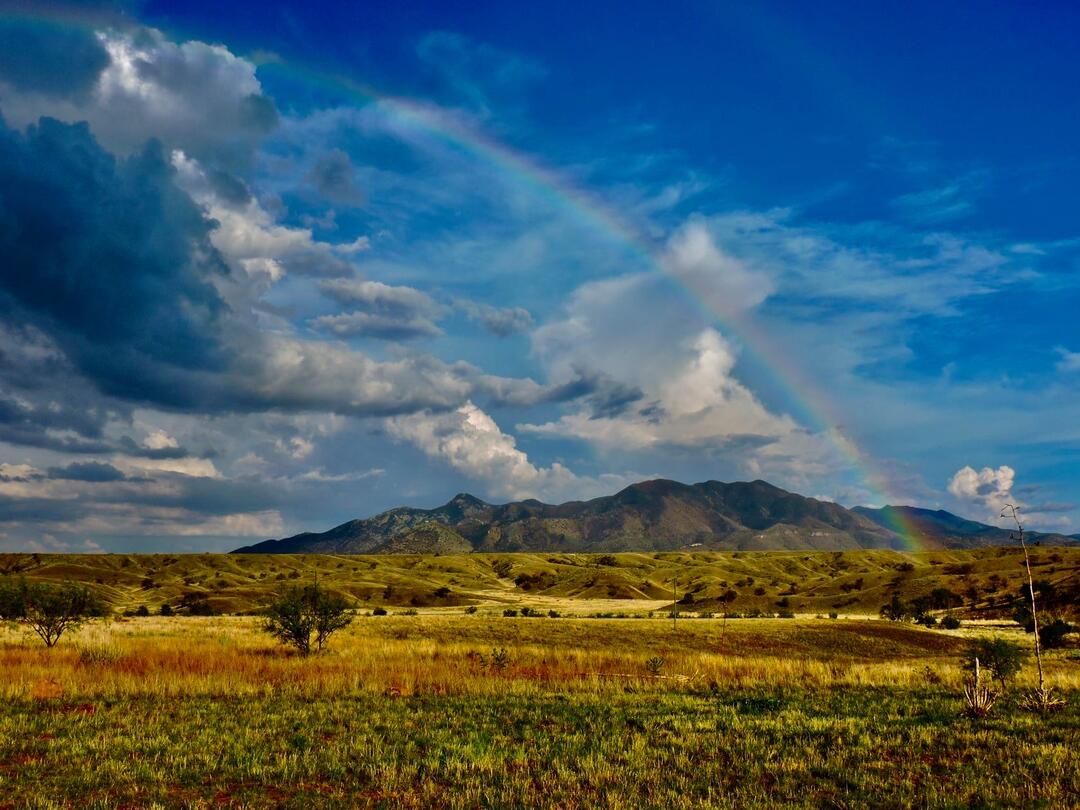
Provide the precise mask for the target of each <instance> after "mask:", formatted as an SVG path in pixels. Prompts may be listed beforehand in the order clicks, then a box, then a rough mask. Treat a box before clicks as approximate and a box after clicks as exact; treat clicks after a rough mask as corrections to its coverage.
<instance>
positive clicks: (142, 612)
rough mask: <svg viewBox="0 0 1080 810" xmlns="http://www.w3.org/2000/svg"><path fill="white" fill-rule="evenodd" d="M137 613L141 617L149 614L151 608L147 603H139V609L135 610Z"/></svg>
mask: <svg viewBox="0 0 1080 810" xmlns="http://www.w3.org/2000/svg"><path fill="white" fill-rule="evenodd" d="M135 615H136V616H139V617H140V618H142V617H145V616H149V615H150V608H148V607H147V606H146V605H139V607H138V609H137V610H136V611H135Z"/></svg>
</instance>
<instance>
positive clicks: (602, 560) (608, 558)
mask: <svg viewBox="0 0 1080 810" xmlns="http://www.w3.org/2000/svg"><path fill="white" fill-rule="evenodd" d="M596 564H597V565H606V566H608V567H612V566H617V565H618V564H619V561H618V560H617V559H616V558H615V555H614V554H601V555H600V556H599V557H597V558H596Z"/></svg>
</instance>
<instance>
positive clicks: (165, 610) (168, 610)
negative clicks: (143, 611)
mask: <svg viewBox="0 0 1080 810" xmlns="http://www.w3.org/2000/svg"><path fill="white" fill-rule="evenodd" d="M158 615H159V616H172V615H173V609H172V605H170V604H169V603H168V602H165V603H164V604H162V606H161V609H160V610H159V611H158Z"/></svg>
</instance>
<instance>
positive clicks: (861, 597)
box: [0, 526, 1080, 614]
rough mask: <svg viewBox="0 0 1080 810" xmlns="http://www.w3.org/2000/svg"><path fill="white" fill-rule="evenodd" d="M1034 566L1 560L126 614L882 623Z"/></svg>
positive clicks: (1062, 586)
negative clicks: (894, 611) (302, 593)
mask: <svg viewBox="0 0 1080 810" xmlns="http://www.w3.org/2000/svg"><path fill="white" fill-rule="evenodd" d="M444 529H445V527H441V526H436V527H431V526H429V527H421V528H420V529H419V530H418V531H427V532H434V533H436V534H437V535H438V536H437V537H436V538H435V539H436V540H438V541H439V542H440V543H444V544H445V545H446V546H447V547H449V548H452V547H453V546H454V545H455V544H459V543H458V540H456V539H455V536H454V533H453V532H443V530H444ZM407 538H408V536H406V538H405V539H404V540H403V543H404V544H406V545H407V542H408V539H407ZM421 541H423V542H425V543H426V542H429V541H431V538H430V537H428V538H421ZM402 550H407V549H406V548H403V549H402ZM1032 553H1033V562H1034V564H1035V578H1036V580H1045V581H1048V582H1051V583H1053V584H1054V586H1055V588H1056V590H1057V592H1058V593H1059V595H1064V597H1063V598H1062V601H1063V603H1067V602H1068V601H1069V600H1070V598H1071V601H1072V602H1073V603H1074V604H1075V603H1080V549H1076V548H1048V547H1041V548H1036V549H1034V550H1033V552H1032ZM1023 570H1024V569H1023V555H1022V554H1021V552H1020V549H1018V548H1005V547H1003V548H989V549H972V550H950V551H934V552H923V553H918V554H910V553H903V552H896V551H884V550H874V551H868V550H860V551H843V552H695V553H689V552H670V553H624V554H603V555H596V554H475V553H469V554H446V555H413V554H394V555H364V556H333V555H304V554H297V555H277V554H244V555H235V554H200V555H158V554H155V555H123V554H101V555H38V554H6V555H0V576H4V575H9V576H23V577H26V578H27V579H28V580H42V581H63V580H72V581H76V582H83V583H86V584H87V585H88V586H90V587H91V588H92V589H93V590H94V591H95V592H96V593H97V594H98V595H99V596H101V597H102V598H103V599H104V600H105V601H107V602H108V603H109V604H110V605H112V606H113V608H114V609H115V610H118V611H126V610H133V609H135V608H137V607H139V606H141V605H146V606H147V607H148V608H150V609H151V610H154V611H156V610H158V609H159V608H160V607H161V605H163V604H165V603H168V604H170V605H171V606H173V607H180V606H181V605H182V604H183V603H185V602H186V603H191V602H192V601H195V602H201V603H203V604H207V605H209V606H211V607H212V608H213V610H215V611H217V612H220V613H244V612H250V611H253V610H257V609H259V608H260V607H262V606H263V605H265V604H267V603H268V602H269V601H270V600H271V599H272V598H273V595H274V593H275V592H277V591H279V590H281V589H282V588H283V587H285V586H288V585H295V584H300V583H306V582H310V581H312V580H313V579H314V578H315V577H318V581H319V583H320V584H321V585H324V586H326V587H328V588H331V589H333V590H335V591H338V592H340V593H342V594H344V595H346V596H348V597H349V598H351V599H353V600H355V603H356V605H357V606H358V607H359V608H361V609H366V608H374V607H377V606H386V607H398V608H402V607H416V608H423V609H447V610H448V609H454V612H457V611H458V610H460V608H461V607H462V606H465V605H477V606H479V607H481V608H490V609H498V608H503V607H506V606H515V605H527V606H533V607H536V608H538V609H543V610H548V609H555V610H559V611H565V612H570V613H575V612H576V613H586V612H594V611H619V612H644V611H648V610H657V609H664V608H665V607H667V606H669V605H670V604H671V602H672V593H673V588H674V592H675V594H676V596H677V598H678V599H679V600H681V601H682V602H683V604H682V606H681V609H682V610H684V611H714V612H719V611H723V610H727V611H740V612H746V611H752V610H761V611H770V612H772V611H778V610H790V611H793V612H798V613H829V612H833V611H836V612H840V613H876V612H877V610H878V609H879V608H880V606H881V605H882V604H884V603H885V602H887V601H888V600H889V598H890V596H891V594H893V593H894V592H895V593H899V594H900V595H901V596H902V597H903V598H904V599H912V598H915V597H917V596H924V595H927V594H929V593H930V592H931V591H933V590H934V589H936V588H948V589H949V590H951V591H953V592H954V593H956V594H958V595H959V596H960V597H962V599H963V601H964V606H965V607H964V609H965V610H966V611H968V612H976V613H981V614H990V613H993V612H994V611H998V612H1002V613H1004V612H1007V611H1008V610H1009V609H1010V608H1011V604H1012V603H1013V602H1014V601H1015V598H1016V596H1017V593H1018V591H1019V588H1020V586H1021V584H1022V582H1023Z"/></svg>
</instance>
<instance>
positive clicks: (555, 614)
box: [548, 610, 560, 619]
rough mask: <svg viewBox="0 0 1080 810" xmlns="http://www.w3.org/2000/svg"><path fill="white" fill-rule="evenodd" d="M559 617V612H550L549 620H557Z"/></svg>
mask: <svg viewBox="0 0 1080 810" xmlns="http://www.w3.org/2000/svg"><path fill="white" fill-rule="evenodd" d="M559 615H560V614H559V611H557V610H549V611H548V618H549V619H557V618H559Z"/></svg>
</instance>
